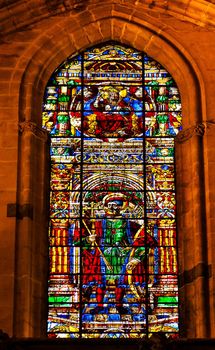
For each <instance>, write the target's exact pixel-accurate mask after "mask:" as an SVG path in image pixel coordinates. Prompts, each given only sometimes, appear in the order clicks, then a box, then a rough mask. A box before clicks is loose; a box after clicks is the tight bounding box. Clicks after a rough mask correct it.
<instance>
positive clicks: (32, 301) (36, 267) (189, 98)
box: [14, 18, 207, 336]
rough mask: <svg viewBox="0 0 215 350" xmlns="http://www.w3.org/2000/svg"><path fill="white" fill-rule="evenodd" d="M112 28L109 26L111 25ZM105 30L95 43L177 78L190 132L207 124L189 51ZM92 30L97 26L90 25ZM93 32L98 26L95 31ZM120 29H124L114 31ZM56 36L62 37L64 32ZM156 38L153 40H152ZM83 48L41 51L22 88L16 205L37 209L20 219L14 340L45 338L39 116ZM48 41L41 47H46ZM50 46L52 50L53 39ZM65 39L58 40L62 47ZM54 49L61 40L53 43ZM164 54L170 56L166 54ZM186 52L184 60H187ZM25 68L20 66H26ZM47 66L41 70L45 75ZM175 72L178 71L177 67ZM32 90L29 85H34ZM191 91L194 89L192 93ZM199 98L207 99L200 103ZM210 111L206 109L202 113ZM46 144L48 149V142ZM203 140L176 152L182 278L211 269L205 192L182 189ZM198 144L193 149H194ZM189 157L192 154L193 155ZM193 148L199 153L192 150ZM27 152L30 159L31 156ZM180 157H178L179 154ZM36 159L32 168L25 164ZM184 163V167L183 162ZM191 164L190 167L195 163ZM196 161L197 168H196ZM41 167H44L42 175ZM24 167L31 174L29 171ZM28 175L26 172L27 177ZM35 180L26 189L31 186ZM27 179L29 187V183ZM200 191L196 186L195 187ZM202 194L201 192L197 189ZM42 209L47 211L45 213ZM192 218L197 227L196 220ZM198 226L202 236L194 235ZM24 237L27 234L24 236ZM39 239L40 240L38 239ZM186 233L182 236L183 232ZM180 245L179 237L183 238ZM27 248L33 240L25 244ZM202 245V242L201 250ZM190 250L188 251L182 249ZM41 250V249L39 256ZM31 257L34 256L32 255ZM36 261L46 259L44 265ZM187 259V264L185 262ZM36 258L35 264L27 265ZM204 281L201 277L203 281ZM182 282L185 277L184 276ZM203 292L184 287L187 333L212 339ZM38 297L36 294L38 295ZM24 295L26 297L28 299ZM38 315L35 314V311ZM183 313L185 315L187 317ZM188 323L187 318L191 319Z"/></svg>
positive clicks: (144, 34)
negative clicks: (54, 83) (193, 247)
mask: <svg viewBox="0 0 215 350" xmlns="http://www.w3.org/2000/svg"><path fill="white" fill-rule="evenodd" d="M121 22H122V23H124V24H125V23H126V25H127V26H128V27H127V28H129V30H130V35H131V36H132V33H133V37H135V44H133V43H132V42H129V41H131V40H130V39H127V38H126V34H125V33H124V34H123V33H121V32H120V34H119V32H117V31H118V29H119V28H120V27H121ZM108 23H109V24H108ZM106 25H107V27H108V25H110V27H112V26H114V28H115V29H114V30H113V33H112V34H110V33H108V34H107V37H106V34H105V33H104V35H103V38H101V37H100V34H99V33H97V32H96V35H95V38H94V39H93V43H95V44H96V43H97V42H99V41H105V40H106V39H110V36H111V37H112V39H114V40H117V41H120V42H122V43H123V42H124V43H128V42H129V44H130V45H131V46H133V47H135V48H137V49H139V50H142V49H143V47H144V50H145V51H146V52H147V53H148V54H149V55H150V56H152V57H154V58H155V59H156V60H157V61H159V62H160V63H161V64H162V65H164V66H165V67H166V68H168V71H170V72H171V74H172V75H173V77H174V79H175V80H176V82H177V85H178V86H179V89H180V92H181V95H182V104H183V109H184V114H186V115H187V116H188V119H187V123H188V124H187V125H186V122H185V127H186V126H188V125H193V124H194V125H195V124H196V123H197V122H199V121H201V119H202V115H201V112H199V111H201V110H202V109H201V103H200V101H203V102H204V86H203V84H202V81H201V77H200V75H199V73H198V72H197V70H196V67H195V62H193V61H192V59H191V58H190V57H187V56H186V52H184V51H183V50H181V51H180V47H178V46H177V43H176V42H171V40H170V38H169V37H168V35H167V36H165V33H164V34H163V35H161V36H160V37H159V36H157V35H156V33H155V32H154V31H153V30H152V29H150V30H148V29H146V28H145V27H144V26H141V25H139V24H138V27H137V26H135V25H134V24H132V23H127V22H126V21H122V19H118V18H116V19H110V20H109V19H106ZM88 26H89V28H90V27H91V24H88ZM93 27H94V25H93ZM116 28H118V29H116ZM137 28H139V29H140V31H139V32H138V34H137V32H136V29H137ZM76 34H77V38H76V42H77V41H78V38H80V36H79V34H80V35H81V29H80V32H79V30H77V31H76V32H75V33H74V34H73V35H74V36H75V35H76ZM57 35H59V36H60V38H61V39H62V37H61V34H60V33H57ZM152 38H154V39H153V40H152ZM83 40H84V42H82V43H80V45H79V46H78V45H77V44H76V45H75V46H74V45H73V43H72V42H71V41H70V40H69V38H68V39H67V43H66V41H65V40H62V46H61V44H59V45H60V46H61V47H59V50H58V53H57V54H56V50H55V49H54V45H52V48H51V50H52V51H51V52H50V51H49V52H47V53H46V54H44V55H43V56H41V55H40V52H41V51H40V50H41V47H40V49H39V50H38V51H37V52H35V56H34V57H33V58H31V60H29V61H28V67H27V68H26V71H25V74H24V76H23V81H22V88H21V89H22V98H21V100H20V122H21V137H20V160H21V161H20V164H21V166H20V169H19V181H18V182H19V190H18V199H19V203H20V205H21V206H25V204H26V203H28V204H30V209H31V205H32V206H33V204H34V208H33V212H34V216H33V217H32V216H31V212H32V211H31V210H30V209H29V211H28V212H27V215H26V216H25V219H24V220H21V219H19V220H18V222H17V247H18V250H17V267H16V268H17V271H16V272H17V274H16V286H15V289H16V291H17V294H16V300H15V303H16V313H15V322H14V324H15V329H14V333H15V334H19V335H25V336H29V335H34V336H37V335H40V334H41V332H42V333H43V334H45V328H46V324H45V323H46V307H45V305H46V301H45V295H46V292H45V291H46V287H45V276H46V267H45V266H46V262H47V255H46V254H47V252H46V247H47V236H46V232H47V217H46V214H45V211H44V208H46V209H47V200H46V198H47V189H48V183H47V181H46V180H45V179H46V176H45V174H47V171H48V170H47V158H46V157H47V151H46V149H47V147H46V134H45V132H44V131H41V129H40V125H41V121H40V120H39V118H40V117H39V116H40V115H41V111H40V106H41V103H42V97H43V91H44V88H45V85H46V82H47V80H48V78H49V76H50V75H51V73H52V71H53V69H54V68H55V67H56V66H58V65H59V64H60V63H61V62H62V61H63V60H64V59H65V58H66V57H67V56H69V54H70V53H71V52H77V51H79V50H81V49H85V48H86V47H87V46H89V42H88V41H87V40H85V39H83ZM41 41H42V40H41ZM48 41H49V45H50V39H49V40H48ZM60 41H61V40H59V43H60ZM47 43H48V42H46V38H45V37H44V41H43V45H44V47H45V46H46V45H47ZM55 44H56V41H55ZM160 47H162V48H163V51H161V50H160ZM164 51H165V54H163V53H162V52H164ZM182 51H183V54H182ZM20 64H21V62H20ZM41 67H42V71H41ZM176 67H177V68H176ZM29 83H30V84H29ZM190 86H192V90H190ZM198 96H201V100H199V98H198ZM203 110H204V108H203ZM44 141H45V143H44ZM200 142H201V141H200V139H199V138H192V139H190V140H189V141H188V143H187V144H186V146H183V145H181V146H179V150H178V152H177V160H176V166H177V168H178V169H179V171H178V173H179V178H182V180H181V181H180V183H179V185H178V193H177V196H178V198H179V208H178V212H179V235H180V234H181V238H182V239H181V241H180V242H181V243H180V245H179V267H180V271H181V272H182V273H183V271H184V270H190V269H192V267H193V266H195V265H196V264H197V263H198V262H199V261H203V262H205V264H206V261H207V259H206V258H205V257H204V251H203V248H204V245H202V244H201V242H202V241H203V240H204V238H203V236H202V229H201V222H202V220H201V217H202V209H201V201H200V197H201V196H200V185H198V186H197V187H196V189H197V190H196V189H194V191H193V190H192V188H193V184H192V182H190V183H189V186H188V185H187V186H185V187H184V182H183V179H184V178H186V170H185V169H184V166H183V164H188V163H190V164H191V163H192V173H195V172H196V171H197V170H196V169H197V168H198V166H199V162H200V159H201V156H200V155H201V146H200ZM194 144H195V147H193V145H194ZM188 149H189V150H190V151H189V152H187V150H188ZM194 149H195V151H194ZM28 151H29V152H30V153H28ZM38 152H39V153H40V154H42V155H43V157H41V156H40V157H39V156H38ZM179 154H180V157H178V155H179ZM32 155H34V156H33V157H34V162H33V163H32V162H31V163H30V162H29V163H28V162H26V159H28V158H29V157H30V156H31V157H32ZM182 159H183V162H182ZM190 159H192V162H191V161H190ZM193 160H195V161H193ZM38 166H39V168H38ZM24 168H25V170H24ZM26 168H27V173H26ZM35 169H37V179H34V180H32V179H33V177H34V173H35ZM24 172H25V173H26V174H27V177H26V178H23V176H22V174H23V173H24ZM29 179H30V181H29V182H28V180H29ZM26 180H27V181H26ZM196 180H197V182H199V183H200V182H201V178H198V179H196ZM38 184H40V189H41V191H40V192H39V193H38V190H37V189H38ZM195 185H196V183H195ZM198 188H199V190H198ZM190 193H193V197H192V203H194V202H195V203H196V209H195V213H196V218H195V220H194V219H193V215H192V214H191V215H189V218H188V216H187V213H186V205H187V204H186V203H187V201H188V202H189V200H190V199H189V198H190ZM189 207H190V208H191V207H192V208H193V207H194V206H193V205H192V206H191V205H190V204H189ZM41 208H42V209H41ZM190 218H192V220H190ZM190 227H192V230H195V231H196V232H197V234H196V236H195V240H196V242H197V244H198V246H199V250H197V251H196V252H195V255H194V254H192V253H193V252H191V251H189V248H188V246H187V244H186V242H184V240H183V237H184V235H185V236H186V237H187V238H188V237H189V232H190V230H191V228H190ZM197 227H198V230H197V229H196V228H197ZM29 230H31V232H32V239H33V241H32V242H31V247H33V248H31V249H30V250H29V243H27V244H26V239H27V238H26V236H25V234H27V233H29ZM20 232H22V233H23V234H20ZM38 232H40V237H38V235H37V233H38ZM180 232H181V233H180ZM179 239H180V236H179ZM27 241H28V239H27ZM198 242H199V243H198ZM184 243H185V244H184ZM23 244H24V246H26V248H25V250H22V249H21V247H22V246H23ZM38 247H40V249H39V250H38ZM32 251H33V253H32ZM38 254H39V256H40V258H39V260H38ZM188 254H189V258H188V259H187V256H188ZM24 256H27V261H29V262H30V267H29V268H28V267H27V268H26V267H25V266H23V265H22V263H21V261H22V259H23V257H24ZM29 256H31V258H29ZM23 275H25V276H27V277H26V287H25V288H23V279H22V276H23ZM200 276H201V275H200ZM182 277H183V276H182ZM204 288H205V284H204V278H202V277H201V278H200V279H198V280H196V279H194V280H192V287H191V288H190V286H189V285H186V283H185V285H184V284H183V283H182V287H181V291H182V292H183V293H184V295H185V300H184V303H183V305H182V311H183V312H184V314H185V315H187V317H189V325H188V327H187V330H186V332H187V334H193V335H194V336H196V335H197V334H198V336H203V335H205V334H207V326H206V323H205V322H202V321H201V320H203V319H205V318H204V314H205V308H204V307H205V304H206V299H205V298H206V297H203V298H200V299H201V305H200V304H199V302H198V301H197V297H196V298H195V299H194V303H193V296H194V294H195V292H193V291H194V290H196V292H197V293H200V294H201V291H202V290H203V289H204ZM32 291H34V293H33V294H32ZM26 295H27V296H28V298H27V299H26ZM191 304H192V308H193V309H196V308H199V315H200V316H199V318H198V320H197V319H196V318H195V314H194V313H193V312H192V311H191V308H190V305H191ZM32 311H33V312H32ZM183 312H182V314H183ZM185 318H186V317H185Z"/></svg>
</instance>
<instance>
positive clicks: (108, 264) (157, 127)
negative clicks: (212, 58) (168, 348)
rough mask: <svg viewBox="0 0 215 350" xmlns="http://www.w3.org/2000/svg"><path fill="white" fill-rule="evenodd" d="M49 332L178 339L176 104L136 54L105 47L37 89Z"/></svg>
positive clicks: (158, 69)
mask: <svg viewBox="0 0 215 350" xmlns="http://www.w3.org/2000/svg"><path fill="white" fill-rule="evenodd" d="M42 120H43V127H44V128H45V129H47V130H48V131H49V133H50V137H51V148H50V152H51V183H50V222H49V242H50V243H49V244H50V245H49V264H50V266H49V288H48V305H49V313H48V336H49V337H54V338H140V337H144V336H146V337H148V336H150V335H151V334H152V333H154V332H164V333H165V334H166V335H168V336H177V334H178V283H177V249H176V245H177V243H176V241H177V239H176V221H175V220H176V219H175V214H176V203H175V173H174V171H175V165H174V137H175V135H176V134H177V133H178V131H179V130H180V129H181V101H180V95H179V91H178V88H177V86H176V84H175V82H174V80H173V78H172V77H171V76H170V74H169V73H168V72H167V71H166V70H165V69H164V68H163V67H162V66H161V65H160V64H159V63H158V62H156V61H155V60H154V59H152V58H150V57H149V56H147V55H146V54H145V53H142V52H139V51H136V50H134V49H132V48H128V47H125V46H122V45H119V44H116V43H107V44H105V45H103V46H97V47H94V48H91V49H89V50H86V51H85V52H83V53H82V54H79V55H78V56H76V57H69V58H68V59H67V60H66V61H65V62H64V63H63V64H62V65H61V66H60V67H59V68H58V69H57V70H56V71H55V72H54V74H53V75H52V77H51V79H50V81H49V82H48V84H47V87H46V91H45V96H44V104H43V119H42Z"/></svg>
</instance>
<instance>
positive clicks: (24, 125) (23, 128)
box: [19, 121, 49, 142]
mask: <svg viewBox="0 0 215 350" xmlns="http://www.w3.org/2000/svg"><path fill="white" fill-rule="evenodd" d="M19 132H20V133H21V134H24V133H26V132H30V133H32V134H33V135H34V136H36V137H38V138H39V139H40V140H42V141H44V142H47V141H48V138H49V134H48V132H47V131H46V130H45V129H43V128H40V127H39V126H37V125H36V123H33V122H30V121H25V122H21V123H19Z"/></svg>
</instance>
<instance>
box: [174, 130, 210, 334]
mask: <svg viewBox="0 0 215 350" xmlns="http://www.w3.org/2000/svg"><path fill="white" fill-rule="evenodd" d="M204 133H205V124H204V123H201V124H198V125H195V126H193V127H190V128H187V129H184V130H183V131H182V132H180V133H179V134H178V136H177V138H176V182H177V187H176V188H177V218H178V219H177V221H178V246H179V287H180V288H179V290H180V293H179V295H180V300H179V304H180V310H181V314H180V316H181V322H180V323H181V331H182V336H186V337H189V338H196V337H197V338H205V337H209V336H210V320H209V312H210V310H209V303H208V299H209V277H210V276H209V274H210V267H209V265H208V255H207V244H208V242H207V229H206V203H205V199H206V198H205V163H204Z"/></svg>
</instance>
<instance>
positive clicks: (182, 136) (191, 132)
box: [175, 120, 215, 143]
mask: <svg viewBox="0 0 215 350" xmlns="http://www.w3.org/2000/svg"><path fill="white" fill-rule="evenodd" d="M212 126H215V120H211V121H206V122H202V123H199V124H196V125H194V126H191V127H190V128H187V129H183V130H182V131H180V132H179V133H178V135H177V136H176V138H175V140H176V142H178V143H183V142H185V141H187V140H189V139H191V138H192V137H193V136H201V137H202V136H204V134H205V131H206V129H209V128H210V127H212Z"/></svg>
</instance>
